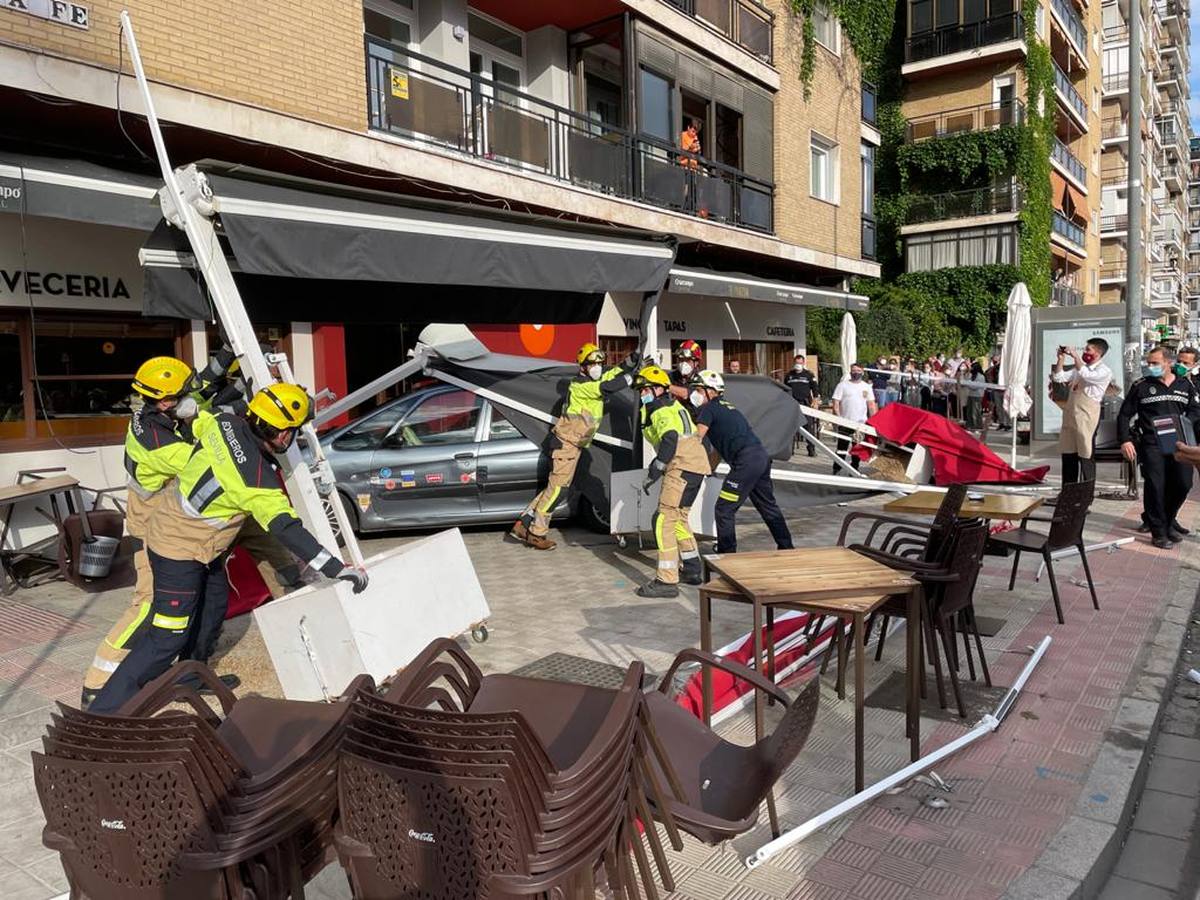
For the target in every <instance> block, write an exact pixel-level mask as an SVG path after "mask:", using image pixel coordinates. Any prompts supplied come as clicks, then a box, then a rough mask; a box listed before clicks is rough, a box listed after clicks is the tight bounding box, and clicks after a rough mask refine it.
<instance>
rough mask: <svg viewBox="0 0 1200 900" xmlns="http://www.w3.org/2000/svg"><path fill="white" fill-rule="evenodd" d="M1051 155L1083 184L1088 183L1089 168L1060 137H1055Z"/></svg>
mask: <svg viewBox="0 0 1200 900" xmlns="http://www.w3.org/2000/svg"><path fill="white" fill-rule="evenodd" d="M1050 156H1051V157H1052V158H1053V159H1054V160H1055V161H1057V162H1058V163H1059V164H1060V165H1062V166H1064V167H1065V168H1066V170H1067V171H1068V172H1070V173H1071V177H1073V178H1074V179H1075V180H1076V181H1078V182H1079V183H1080V184H1083V185H1086V184H1087V169H1086V168H1084V165H1083V163H1082V162H1081V161H1080V159H1079V157H1078V156H1076V155H1075V154H1074V153H1072V152H1071V149H1070V148H1069V147H1068V146H1067V145H1066V144H1064V143H1063V142H1062V141H1060V140H1059V139H1058V138H1055V139H1054V146H1053V147H1052V148H1051V149H1050Z"/></svg>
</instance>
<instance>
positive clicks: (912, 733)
mask: <svg viewBox="0 0 1200 900" xmlns="http://www.w3.org/2000/svg"><path fill="white" fill-rule="evenodd" d="M920 591H921V589H920V588H919V587H914V588H913V589H912V590H911V591H909V592H908V604H907V616H906V618H907V622H906V623H905V631H906V632H907V634H906V637H907V643H908V652H907V653H906V654H905V660H904V663H905V666H906V667H907V669H908V742H909V758H910V759H912V760H913V761H914V762H915V761H916V760H918V759H920V758H921V678H922V675H923V673H922V672H921V667H922V666H921V659H920V654H921V594H920Z"/></svg>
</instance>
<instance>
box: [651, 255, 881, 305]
mask: <svg viewBox="0 0 1200 900" xmlns="http://www.w3.org/2000/svg"><path fill="white" fill-rule="evenodd" d="M667 290H669V291H670V292H671V293H673V294H701V295H703V296H705V297H726V298H730V299H738V300H761V301H765V302H767V303H784V304H788V305H790V306H831V307H834V308H835V309H848V310H864V309H866V308H867V303H868V301H867V298H866V297H864V296H862V295H861V294H848V293H845V292H842V291H836V290H833V289H831V288H818V287H811V286H809V285H805V284H793V283H791V282H787V281H771V280H769V279H765V278H755V277H754V276H753V275H743V274H742V273H740V272H718V271H716V270H715V269H693V268H686V267H684V266H674V267H672V269H671V280H670V283H669V284H668V285H667Z"/></svg>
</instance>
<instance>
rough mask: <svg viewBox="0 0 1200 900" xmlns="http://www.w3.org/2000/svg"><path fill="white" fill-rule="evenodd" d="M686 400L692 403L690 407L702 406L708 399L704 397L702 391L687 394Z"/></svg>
mask: <svg viewBox="0 0 1200 900" xmlns="http://www.w3.org/2000/svg"><path fill="white" fill-rule="evenodd" d="M688 399H689V400H691V401H692V406H703V405H704V404H705V403H707V402H708V397H706V396H704V392H703V391H692V392H691V393H690V394H688Z"/></svg>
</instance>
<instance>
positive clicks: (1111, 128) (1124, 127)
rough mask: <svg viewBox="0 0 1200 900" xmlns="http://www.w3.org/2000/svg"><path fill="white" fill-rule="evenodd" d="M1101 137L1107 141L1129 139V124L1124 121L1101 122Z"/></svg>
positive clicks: (1105, 120) (1110, 120)
mask: <svg viewBox="0 0 1200 900" xmlns="http://www.w3.org/2000/svg"><path fill="white" fill-rule="evenodd" d="M1100 136H1101V137H1102V138H1104V139H1105V140H1111V139H1113V138H1127V137H1129V123H1128V122H1126V121H1125V120H1124V119H1104V120H1102V121H1101V122H1100Z"/></svg>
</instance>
